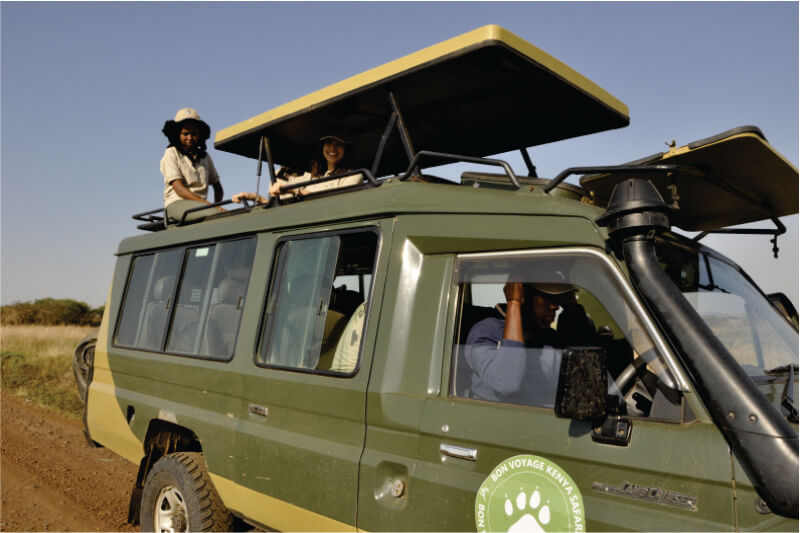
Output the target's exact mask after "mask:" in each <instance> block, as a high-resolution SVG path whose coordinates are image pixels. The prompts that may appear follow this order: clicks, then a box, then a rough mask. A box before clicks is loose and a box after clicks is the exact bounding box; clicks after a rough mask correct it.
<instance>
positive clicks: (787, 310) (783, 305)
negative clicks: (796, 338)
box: [767, 292, 798, 329]
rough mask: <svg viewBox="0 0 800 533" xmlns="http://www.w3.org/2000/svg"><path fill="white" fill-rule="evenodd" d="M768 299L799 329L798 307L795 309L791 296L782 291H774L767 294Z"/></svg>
mask: <svg viewBox="0 0 800 533" xmlns="http://www.w3.org/2000/svg"><path fill="white" fill-rule="evenodd" d="M767 299H768V300H769V303H771V304H772V305H773V306H775V308H776V309H777V310H778V311H780V313H781V314H782V315H783V316H785V317H786V318H787V319H788V320H789V322H791V323H792V325H793V326H794V329H797V324H798V317H797V309H795V307H794V305H793V304H792V301H791V300H790V299H789V297H788V296H786V295H785V294H783V293H782V292H773V293H772V294H767Z"/></svg>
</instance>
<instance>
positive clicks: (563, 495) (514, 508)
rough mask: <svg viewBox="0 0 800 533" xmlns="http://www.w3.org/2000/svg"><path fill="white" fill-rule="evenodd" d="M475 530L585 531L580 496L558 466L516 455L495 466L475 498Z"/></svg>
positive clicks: (532, 456)
mask: <svg viewBox="0 0 800 533" xmlns="http://www.w3.org/2000/svg"><path fill="white" fill-rule="evenodd" d="M475 525H476V526H477V529H478V531H481V532H484V531H511V532H515V531H533V532H537V533H538V532H544V531H578V532H582V531H586V520H585V518H584V514H583V497H582V496H581V493H580V491H579V490H578V486H577V485H576V484H575V482H574V481H573V480H572V478H571V477H570V476H569V474H567V473H566V472H564V471H563V470H562V469H561V468H560V467H559V466H558V465H556V464H555V463H552V462H550V461H548V460H547V459H544V458H543V457H538V456H536V455H517V456H514V457H511V458H509V459H506V460H505V461H503V462H502V463H500V464H499V465H497V466H496V467H495V468H494V469H493V470H492V472H491V474H489V477H487V478H486V480H485V481H484V482H483V484H482V485H481V487H480V489H478V495H477V496H476V497H475Z"/></svg>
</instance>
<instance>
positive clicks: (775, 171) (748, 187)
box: [581, 126, 798, 231]
mask: <svg viewBox="0 0 800 533" xmlns="http://www.w3.org/2000/svg"><path fill="white" fill-rule="evenodd" d="M628 165H655V166H657V165H679V166H681V167H683V168H685V169H687V170H688V171H687V172H682V171H678V172H674V173H672V175H668V174H665V173H655V172H653V173H647V172H641V173H638V174H637V177H643V178H647V179H649V180H650V181H652V182H653V184H654V185H655V186H656V188H657V189H658V191H659V192H660V193H661V196H662V197H663V198H664V200H666V201H667V202H670V201H671V198H672V197H673V192H672V191H671V190H670V186H672V185H674V186H675V187H674V189H675V192H676V193H677V195H678V204H679V206H680V209H679V210H678V211H677V212H675V213H674V214H672V215H671V216H670V221H671V222H672V224H674V225H676V226H678V227H679V228H681V229H684V230H686V231H711V230H716V229H720V228H725V227H728V226H735V225H739V224H745V223H748V222H756V221H760V220H765V219H771V218H777V217H782V216H786V215H791V214H794V213H797V212H798V204H797V195H798V174H797V169H796V168H795V167H794V166H793V165H792V164H791V163H789V162H788V161H787V160H786V159H785V158H784V157H783V156H782V155H781V154H779V153H778V152H777V151H775V149H774V148H772V146H770V144H769V143H768V142H767V140H766V138H765V137H764V134H763V133H762V132H761V130H760V129H758V128H757V127H755V126H743V127H740V128H735V129H732V130H728V131H726V132H723V133H720V134H719V135H715V136H714V137H709V138H707V139H702V140H699V141H695V142H693V143H690V144H688V145H686V146H682V147H680V148H672V149H671V150H670V151H669V152H665V153H659V154H655V155H653V156H650V157H647V158H644V159H640V160H638V161H634V162H632V163H628ZM698 171H699V172H698ZM630 177H631V175H630V174H627V175H626V174H598V175H593V176H585V177H584V178H582V179H581V185H582V186H583V187H584V188H585V189H587V190H589V191H591V192H592V193H594V195H595V196H596V198H597V199H598V200H599V201H600V203H605V202H607V201H608V198H609V197H610V196H611V192H612V191H613V189H614V186H615V185H617V184H618V183H620V182H621V181H624V180H626V179H628V178H630Z"/></svg>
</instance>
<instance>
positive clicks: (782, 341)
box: [657, 240, 798, 376]
mask: <svg viewBox="0 0 800 533" xmlns="http://www.w3.org/2000/svg"><path fill="white" fill-rule="evenodd" d="M657 251H658V256H659V261H660V262H661V264H662V267H663V268H664V271H665V272H666V273H667V274H668V275H669V276H670V278H671V279H672V281H673V282H674V283H675V284H676V285H677V286H678V288H679V289H680V290H681V292H682V293H683V295H684V296H685V297H686V299H687V300H688V301H689V303H690V304H691V305H692V307H694V309H695V311H697V313H698V314H699V315H700V316H701V317H702V318H703V320H704V321H705V323H706V324H707V325H708V326H709V327H710V328H711V330H712V331H713V332H714V334H715V335H716V336H717V338H719V340H720V341H722V343H723V344H724V345H725V347H726V348H727V349H728V351H729V352H730V353H731V355H733V357H734V358H735V359H736V361H738V362H739V364H740V365H742V368H743V369H744V370H745V372H747V373H748V374H749V375H751V376H760V375H764V374H767V373H769V372H770V371H774V370H777V369H781V370H785V371H786V372H788V371H789V366H788V365H797V361H798V351H797V346H798V338H797V331H796V330H795V329H794V328H793V327H792V326H791V325H790V324H789V322H788V321H787V320H786V319H785V318H784V317H783V316H782V315H781V314H780V313H779V312H778V310H777V309H775V307H773V305H772V304H771V303H770V302H769V300H767V299H766V298H765V297H764V295H763V294H762V293H761V292H760V291H759V290H758V289H757V288H756V287H755V286H754V285H753V284H752V282H750V281H749V280H748V279H747V278H746V277H745V276H744V275H743V274H742V273H741V271H740V270H739V269H737V268H736V267H734V266H732V265H730V264H728V263H727V262H725V261H722V260H719V259H717V258H715V257H712V256H710V255H709V254H706V253H704V252H702V251H701V250H697V249H694V248H691V247H689V246H684V245H681V244H678V243H675V242H669V241H666V240H660V241H659V243H658V246H657Z"/></svg>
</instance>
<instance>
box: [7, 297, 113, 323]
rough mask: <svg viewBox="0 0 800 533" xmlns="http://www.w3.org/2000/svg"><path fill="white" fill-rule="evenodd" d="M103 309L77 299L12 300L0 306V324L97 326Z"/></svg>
mask: <svg viewBox="0 0 800 533" xmlns="http://www.w3.org/2000/svg"><path fill="white" fill-rule="evenodd" d="M103 309H104V306H101V307H99V308H97V309H92V308H90V307H89V305H88V304H86V303H84V302H79V301H77V300H71V299H58V300H57V299H54V298H41V299H39V300H36V301H34V302H14V303H12V304H10V305H4V306H2V307H0V324H4V325H24V324H41V325H51V326H52V325H76V326H98V325H100V320H101V319H102V317H103Z"/></svg>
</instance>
